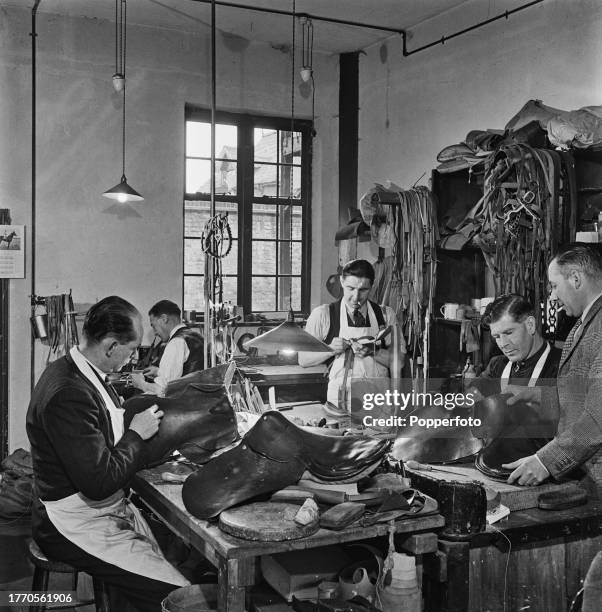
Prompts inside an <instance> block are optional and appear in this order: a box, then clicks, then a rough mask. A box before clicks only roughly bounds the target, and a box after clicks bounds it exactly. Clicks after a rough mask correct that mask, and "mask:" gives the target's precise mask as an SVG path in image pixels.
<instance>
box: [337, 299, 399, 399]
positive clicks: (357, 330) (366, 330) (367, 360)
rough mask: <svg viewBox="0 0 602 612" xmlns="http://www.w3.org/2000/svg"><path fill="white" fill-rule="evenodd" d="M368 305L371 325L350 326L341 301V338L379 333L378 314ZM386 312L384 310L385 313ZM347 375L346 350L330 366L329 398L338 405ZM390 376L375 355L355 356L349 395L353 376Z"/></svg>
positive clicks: (348, 379) (350, 377) (348, 386)
mask: <svg viewBox="0 0 602 612" xmlns="http://www.w3.org/2000/svg"><path fill="white" fill-rule="evenodd" d="M367 306H368V313H367V314H368V318H369V321H370V326H369V327H349V325H348V323H347V308H346V307H345V304H344V303H343V302H342V301H341V312H340V329H339V338H345V339H346V340H351V339H352V338H361V337H362V336H376V334H378V332H379V330H380V328H379V326H378V321H377V320H376V315H375V314H374V309H373V308H372V305H371V304H370V302H368V303H367ZM384 314H385V312H384V311H383V315H384ZM344 377H345V352H343V353H341V354H340V355H337V356H336V357H335V358H334V361H333V362H332V366H331V368H330V374H329V376H328V394H327V399H328V401H329V402H330V403H331V404H334V405H335V406H338V403H339V389H340V388H341V385H342V384H343V379H344ZM388 377H389V369H388V368H387V366H384V365H382V364H380V363H378V362H377V361H376V360H375V359H374V357H372V356H368V357H363V358H361V359H360V358H359V357H357V356H356V357H355V359H354V360H353V369H352V371H351V372H349V375H348V376H347V397H348V398H350V389H351V379H352V378H388ZM339 408H341V409H344V408H346V409H347V410H349V406H347V407H344V406H339Z"/></svg>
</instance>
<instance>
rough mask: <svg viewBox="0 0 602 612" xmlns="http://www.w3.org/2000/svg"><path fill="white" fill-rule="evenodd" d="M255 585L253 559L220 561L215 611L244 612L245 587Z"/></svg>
mask: <svg viewBox="0 0 602 612" xmlns="http://www.w3.org/2000/svg"><path fill="white" fill-rule="evenodd" d="M253 584H255V558H254V557H250V558H248V559H220V562H219V569H218V591H217V609H218V610H220V611H223V612H244V610H245V603H246V596H247V587H248V586H251V585H253Z"/></svg>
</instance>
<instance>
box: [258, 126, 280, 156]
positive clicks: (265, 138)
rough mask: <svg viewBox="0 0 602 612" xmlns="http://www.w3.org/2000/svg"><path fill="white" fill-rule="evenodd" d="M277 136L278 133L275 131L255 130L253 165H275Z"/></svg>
mask: <svg viewBox="0 0 602 612" xmlns="http://www.w3.org/2000/svg"><path fill="white" fill-rule="evenodd" d="M277 134H278V132H277V131H276V130H267V129H264V128H255V130H254V134H253V136H254V139H255V148H254V152H255V163H257V162H262V161H263V162H273V163H276V162H277V161H278V159H277V152H278V151H277V147H276V137H277Z"/></svg>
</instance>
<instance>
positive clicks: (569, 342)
mask: <svg viewBox="0 0 602 612" xmlns="http://www.w3.org/2000/svg"><path fill="white" fill-rule="evenodd" d="M582 323H583V321H582V320H581V317H579V318H578V319H577V320H576V321H575V325H573V328H572V329H571V331H570V332H569V335H568V336H567V339H566V340H565V341H564V346H563V347H562V357H561V359H564V358H565V357H566V356H567V354H568V352H569V351H570V350H571V348H572V346H573V344H575V342H577V340H578V339H579V336H580V335H581V324H582Z"/></svg>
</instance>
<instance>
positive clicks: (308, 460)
mask: <svg viewBox="0 0 602 612" xmlns="http://www.w3.org/2000/svg"><path fill="white" fill-rule="evenodd" d="M390 446H391V441H390V440H380V439H375V438H369V437H366V436H332V435H324V434H320V433H315V432H313V431H309V430H306V429H303V428H301V427H297V426H296V425H294V424H293V423H291V422H290V421H289V420H288V419H287V418H286V417H284V416H283V415H282V414H280V413H279V412H277V411H269V412H266V413H264V414H263V415H262V416H261V418H260V419H259V421H258V422H257V423H256V424H255V425H254V426H253V428H252V429H251V430H249V432H248V433H247V434H246V435H245V436H244V437H243V438H242V440H241V441H240V443H239V444H237V445H236V446H235V447H234V448H231V449H229V450H227V451H225V452H223V453H221V454H219V455H217V456H216V457H214V458H213V459H212V460H211V461H209V462H208V463H207V464H205V465H204V466H202V467H201V468H199V470H197V471H196V472H195V473H194V474H191V475H190V476H189V477H188V478H187V479H186V481H185V482H184V486H183V488H182V499H183V501H184V505H185V506H186V509H187V510H188V511H189V512H190V513H191V514H192V515H194V516H196V517H197V518H201V519H207V518H211V517H214V516H217V515H218V514H219V513H220V512H222V511H223V510H226V509H227V508H230V507H231V506H234V505H236V504H240V503H242V502H245V501H247V500H249V499H251V498H253V497H256V496H258V495H262V494H266V493H270V492H273V491H277V490H279V489H282V488H284V487H287V486H290V485H292V484H295V483H296V482H297V481H298V480H299V479H300V478H301V476H302V474H303V473H304V472H305V471H306V470H308V471H309V472H310V473H311V474H312V476H315V477H317V478H318V479H320V480H323V481H328V482H334V481H340V480H343V479H344V480H347V481H351V480H352V479H353V478H356V479H359V478H361V477H363V476H365V475H366V471H367V469H368V468H373V469H375V468H376V467H377V466H378V464H379V462H380V461H381V460H382V459H383V457H384V456H385V454H386V453H387V451H388V450H389V448H390Z"/></svg>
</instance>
